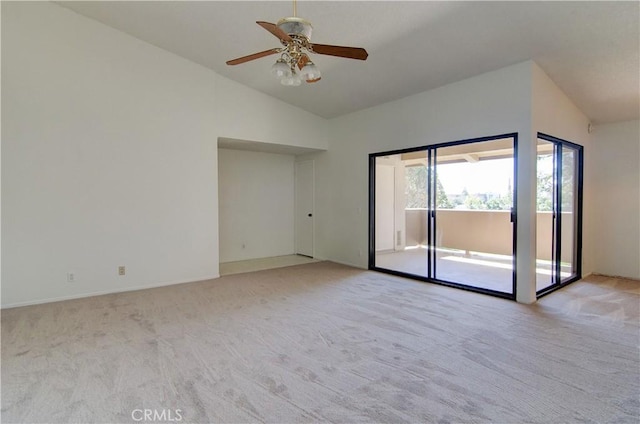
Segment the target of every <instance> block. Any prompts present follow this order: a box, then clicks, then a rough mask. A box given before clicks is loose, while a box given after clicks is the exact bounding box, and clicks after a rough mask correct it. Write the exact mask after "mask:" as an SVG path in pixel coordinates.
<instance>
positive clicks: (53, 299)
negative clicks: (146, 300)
mask: <svg viewBox="0 0 640 424" xmlns="http://www.w3.org/2000/svg"><path fill="white" fill-rule="evenodd" d="M216 278H220V275H219V274H216V275H214V276H208V277H198V278H196V279H189V280H179V281H165V282H163V283H154V284H143V285H139V286H133V287H126V288H120V289H115V290H100V291H96V292H89V293H82V294H74V295H70V296H60V297H50V298H46V299H38V300H28V301H25V302H16V303H9V304H6V305H5V304H3V305H2V306H0V309H10V308H19V307H21V306H31V305H41V304H43V303H53V302H62V301H64V300H73V299H82V298H85V297H93V296H102V295H105V294H114V293H126V292H130V291H136V290H146V289H153V288H157V287H166V286H174V285H177V284H189V283H198V282H201V281H207V280H214V279H216Z"/></svg>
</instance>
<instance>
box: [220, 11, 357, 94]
mask: <svg viewBox="0 0 640 424" xmlns="http://www.w3.org/2000/svg"><path fill="white" fill-rule="evenodd" d="M256 23H257V24H258V25H260V26H261V27H262V28H264V29H266V30H267V31H269V32H270V33H271V34H273V35H274V36H275V37H276V38H278V39H279V40H280V43H282V46H283V47H278V48H273V49H269V50H265V51H263V52H259V53H254V54H250V55H248V56H243V57H239V58H237V59H233V60H229V61H227V65H239V64H241V63H245V62H249V61H251V60H255V59H260V58H261V57H265V56H270V55H272V54H276V53H280V59H278V60H277V61H276V63H275V64H274V65H273V66H272V68H271V73H272V74H273V75H274V76H276V77H277V78H279V79H280V83H281V84H282V85H287V86H298V85H300V84H302V80H303V79H304V80H305V81H306V82H308V83H314V82H318V81H320V78H321V76H320V70H319V69H318V67H317V66H316V65H315V64H314V63H313V62H312V61H311V59H310V58H309V54H310V53H316V54H324V55H329V56H337V57H345V58H349V59H358V60H366V59H367V56H369V54H368V53H367V51H366V50H365V49H363V48H361V47H343V46H331V45H328V44H315V43H311V32H312V31H313V26H312V25H311V22H309V21H307V20H306V19H302V18H298V17H297V7H296V0H293V16H290V17H287V18H282V19H280V20H279V21H278V23H277V24H272V23H269V22H264V21H257V22H256ZM296 68H298V69H297V70H296Z"/></svg>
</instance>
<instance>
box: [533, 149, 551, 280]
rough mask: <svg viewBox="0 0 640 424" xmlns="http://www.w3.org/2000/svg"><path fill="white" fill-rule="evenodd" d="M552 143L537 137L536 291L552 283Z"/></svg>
mask: <svg viewBox="0 0 640 424" xmlns="http://www.w3.org/2000/svg"><path fill="white" fill-rule="evenodd" d="M554 169H555V155H554V144H553V143H552V142H550V141H546V140H542V139H538V160H537V187H538V188H537V196H536V197H537V216H536V220H537V222H536V291H540V290H542V289H544V288H547V287H549V286H551V285H553V284H554V282H555V276H554V273H555V265H554V250H555V248H554V243H555V241H554V233H555V228H554V226H555V220H554V214H553V209H554V208H553V206H554V203H555V198H556V196H555V189H554V187H555V183H554Z"/></svg>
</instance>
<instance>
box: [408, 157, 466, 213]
mask: <svg viewBox="0 0 640 424" xmlns="http://www.w3.org/2000/svg"><path fill="white" fill-rule="evenodd" d="M405 179H406V194H407V201H406V207H407V208H426V207H427V167H426V166H409V167H407V168H406V173H405ZM436 206H437V207H438V208H440V209H451V208H453V207H454V205H453V203H452V202H451V201H450V200H449V198H448V197H447V193H445V191H444V187H443V186H442V182H441V181H440V179H439V178H436Z"/></svg>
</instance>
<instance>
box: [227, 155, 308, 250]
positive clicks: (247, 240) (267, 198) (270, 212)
mask: <svg viewBox="0 0 640 424" xmlns="http://www.w3.org/2000/svg"><path fill="white" fill-rule="evenodd" d="M294 159H295V158H294V156H292V155H278V154H272V153H259V152H248V151H241V150H228V149H219V150H218V176H219V196H218V199H219V204H220V217H219V224H220V262H231V261H239V260H244V259H252V258H264V257H269V256H281V255H291V254H293V253H294V232H293V231H294V218H293V216H294V215H293V211H294V203H293V201H294Z"/></svg>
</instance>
